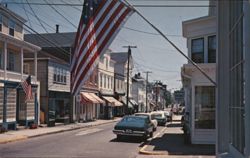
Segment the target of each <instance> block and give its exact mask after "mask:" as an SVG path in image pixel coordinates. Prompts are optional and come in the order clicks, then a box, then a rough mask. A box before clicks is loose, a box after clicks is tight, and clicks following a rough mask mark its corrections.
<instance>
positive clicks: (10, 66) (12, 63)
mask: <svg viewBox="0 0 250 158" xmlns="http://www.w3.org/2000/svg"><path fill="white" fill-rule="evenodd" d="M7 57H8V65H7V70H10V71H14V68H15V54H14V53H13V52H9V53H8V56H7Z"/></svg>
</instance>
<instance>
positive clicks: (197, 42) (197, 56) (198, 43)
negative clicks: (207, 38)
mask: <svg viewBox="0 0 250 158" xmlns="http://www.w3.org/2000/svg"><path fill="white" fill-rule="evenodd" d="M191 53H192V60H193V61H194V62H195V63H204V38H198V39H193V40H192V44H191Z"/></svg>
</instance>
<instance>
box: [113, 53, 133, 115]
mask: <svg viewBox="0 0 250 158" xmlns="http://www.w3.org/2000/svg"><path fill="white" fill-rule="evenodd" d="M111 59H112V60H113V61H115V65H114V70H115V87H114V91H115V95H116V98H117V99H118V100H119V101H121V102H123V107H122V108H119V110H118V113H119V115H124V114H125V113H126V112H128V113H133V111H134V106H133V104H131V102H128V105H127V95H128V96H129V98H130V99H131V98H132V70H133V67H134V65H133V58H132V55H131V56H130V59H129V60H130V65H129V80H128V83H129V93H128V94H127V72H128V71H127V69H128V53H126V52H123V53H111ZM132 102H133V101H132Z"/></svg>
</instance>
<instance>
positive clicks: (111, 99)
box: [103, 97, 123, 106]
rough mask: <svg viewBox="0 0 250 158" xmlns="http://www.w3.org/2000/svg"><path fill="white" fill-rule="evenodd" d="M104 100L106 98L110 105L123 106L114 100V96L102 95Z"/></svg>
mask: <svg viewBox="0 0 250 158" xmlns="http://www.w3.org/2000/svg"><path fill="white" fill-rule="evenodd" d="M103 98H104V99H105V100H107V101H108V102H109V103H111V105H113V106H123V104H122V103H121V102H119V101H118V100H116V99H115V98H114V97H103Z"/></svg>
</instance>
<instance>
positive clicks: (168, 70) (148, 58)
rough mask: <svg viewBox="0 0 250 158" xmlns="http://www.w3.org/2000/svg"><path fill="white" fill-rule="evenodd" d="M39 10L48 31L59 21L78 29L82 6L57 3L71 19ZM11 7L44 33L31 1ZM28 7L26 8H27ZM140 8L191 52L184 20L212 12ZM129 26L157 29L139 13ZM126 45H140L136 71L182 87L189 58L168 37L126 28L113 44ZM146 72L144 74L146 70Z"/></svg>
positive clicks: (144, 0) (146, 0)
mask: <svg viewBox="0 0 250 158" xmlns="http://www.w3.org/2000/svg"><path fill="white" fill-rule="evenodd" d="M4 1H8V2H25V3H26V0H2V2H4ZM28 1H29V2H36V3H45V1H44V0H36V1H34V0H32V1H31V0H28ZM47 2H49V3H64V2H66V3H75V4H80V3H83V0H53V1H52V0H47ZM130 2H131V3H132V4H145V5H146V4H154V5H207V4H208V2H207V1H204V0H203V1H197V0H196V1H188V0H182V1H180V0H175V1H174V0H130ZM31 7H32V9H33V11H34V12H35V14H36V15H37V16H38V17H39V18H40V19H41V21H42V23H43V25H44V26H45V27H46V30H47V31H48V32H55V25H56V24H59V25H60V32H74V31H76V26H77V25H78V21H79V18H80V15H81V11H80V9H81V7H71V6H54V7H55V8H56V10H57V11H58V12H60V13H61V14H63V15H64V16H65V17H66V18H67V19H69V21H70V22H71V23H72V24H73V25H72V24H70V23H69V22H68V21H67V20H65V19H64V18H63V17H61V16H60V15H59V14H58V13H56V11H55V10H53V9H52V8H51V7H50V6H44V5H43V6H38V5H31ZM8 8H9V9H11V10H13V11H14V12H16V13H18V14H20V15H21V16H23V17H24V18H25V19H27V20H28V22H27V24H28V25H31V27H32V28H33V29H34V30H36V31H38V32H41V33H45V30H44V29H43V28H42V27H41V25H40V23H39V21H38V20H37V19H36V18H35V17H34V15H33V12H32V10H31V8H30V7H29V5H27V4H25V5H23V4H9V5H8ZM25 10H26V12H25ZM138 10H139V11H140V12H141V13H142V14H143V15H144V16H145V17H147V18H148V19H149V20H150V21H151V22H152V23H153V24H155V25H156V26H157V27H158V28H159V29H160V30H161V31H162V32H163V33H164V34H166V35H168V36H167V37H168V38H169V39H170V40H172V41H173V42H174V43H175V44H176V45H177V46H178V47H179V48H180V49H181V50H182V51H183V52H185V53H186V54H187V48H186V40H185V39H184V38H183V37H182V21H185V20H189V19H193V18H197V17H201V16H205V15H207V14H208V8H207V7H162V8H160V7H157V8H149V7H146V8H142V7H140V8H138ZM125 27H129V28H132V29H137V30H141V31H145V32H151V33H156V32H155V31H154V30H153V29H152V28H151V27H150V26H149V25H148V24H147V23H145V21H143V20H142V19H141V18H140V17H139V16H138V15H137V14H136V13H135V14H133V15H132V16H131V17H130V18H129V19H128V21H127V23H126V24H125ZM124 45H136V46H137V47H138V48H137V49H133V50H132V55H133V58H134V66H135V67H134V73H136V72H143V71H152V72H153V73H152V74H150V76H149V80H150V81H154V80H161V81H162V82H163V83H165V84H167V85H168V89H172V90H174V89H176V88H180V87H181V75H180V69H181V66H182V65H183V64H184V63H187V60H186V59H185V58H184V57H183V56H181V55H180V54H179V53H178V52H177V51H176V50H175V49H174V48H173V47H172V46H170V45H169V44H168V43H167V41H165V40H164V39H163V38H162V37H161V36H159V35H151V34H145V33H140V32H135V31H132V30H129V29H126V28H122V29H121V31H120V33H119V34H118V35H117V37H116V38H115V40H114V42H113V43H112V45H111V46H110V48H111V49H112V50H113V51H115V52H124V51H127V50H126V49H125V48H122V46H124ZM143 75H144V74H143Z"/></svg>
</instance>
